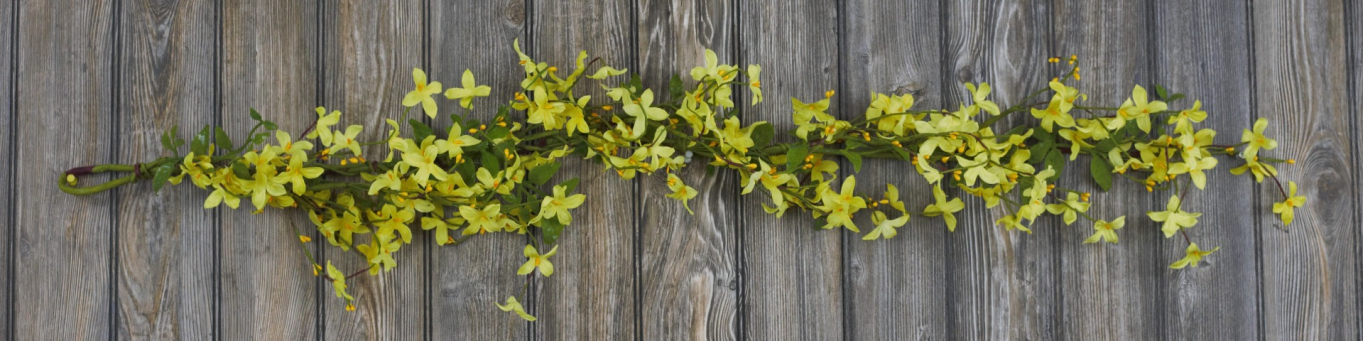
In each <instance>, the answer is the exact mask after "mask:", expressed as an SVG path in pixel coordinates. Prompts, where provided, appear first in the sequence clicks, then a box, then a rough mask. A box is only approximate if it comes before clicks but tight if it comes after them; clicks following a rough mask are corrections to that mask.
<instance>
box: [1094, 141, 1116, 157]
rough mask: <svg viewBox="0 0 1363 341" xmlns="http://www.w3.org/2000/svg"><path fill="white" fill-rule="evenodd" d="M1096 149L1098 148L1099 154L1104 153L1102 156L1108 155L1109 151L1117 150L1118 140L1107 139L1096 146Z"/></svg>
mask: <svg viewBox="0 0 1363 341" xmlns="http://www.w3.org/2000/svg"><path fill="white" fill-rule="evenodd" d="M1094 148H1098V152H1099V153H1102V155H1107V152H1108V151H1110V150H1112V149H1113V148H1117V140H1116V139H1106V140H1102V141H1098V144H1096V145H1094Z"/></svg>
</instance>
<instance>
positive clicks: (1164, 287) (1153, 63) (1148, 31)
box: [1145, 1, 1171, 339]
mask: <svg viewBox="0 0 1363 341" xmlns="http://www.w3.org/2000/svg"><path fill="white" fill-rule="evenodd" d="M1156 23H1157V18H1155V2H1154V1H1147V2H1146V3H1145V50H1146V53H1145V63H1146V68H1147V69H1148V70H1149V71H1147V73H1146V78H1147V79H1148V82H1149V83H1150V84H1151V85H1158V83H1157V82H1156V81H1158V80H1159V79H1157V77H1158V75H1159V74H1160V73H1159V60H1158V58H1157V56H1158V52H1154V51H1156V50H1155V47H1156V46H1157V44H1156V42H1155V40H1156V39H1155V37H1156V34H1158V32H1156V28H1157V27H1158V26H1159V25H1158V24H1156ZM1145 200H1146V207H1158V205H1159V201H1160V200H1159V196H1158V195H1156V194H1153V193H1146V194H1145ZM1155 240H1156V241H1155V249H1156V250H1163V249H1164V248H1165V247H1167V246H1168V245H1167V244H1170V243H1169V242H1166V240H1168V239H1167V238H1164V239H1161V238H1156V239H1155ZM1154 256H1155V257H1154V258H1156V259H1159V258H1160V255H1159V253H1156V254H1155V255H1154ZM1153 263H1154V264H1162V263H1161V262H1153ZM1160 270H1161V271H1157V275H1156V283H1157V284H1156V285H1155V287H1154V288H1153V289H1154V291H1155V295H1154V296H1155V311H1157V312H1160V313H1163V314H1169V313H1171V312H1170V311H1169V302H1168V293H1169V284H1168V283H1169V277H1170V275H1169V271H1168V270H1167V269H1163V266H1161V267H1160ZM1155 327H1156V328H1157V329H1158V330H1159V334H1160V337H1161V338H1164V339H1167V336H1166V335H1167V334H1166V332H1167V331H1168V330H1169V324H1168V321H1167V320H1166V319H1163V318H1159V319H1155Z"/></svg>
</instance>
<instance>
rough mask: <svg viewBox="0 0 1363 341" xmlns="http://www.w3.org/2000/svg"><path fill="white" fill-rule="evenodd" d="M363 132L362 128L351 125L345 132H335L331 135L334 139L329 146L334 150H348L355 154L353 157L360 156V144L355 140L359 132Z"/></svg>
mask: <svg viewBox="0 0 1363 341" xmlns="http://www.w3.org/2000/svg"><path fill="white" fill-rule="evenodd" d="M363 130H364V127H362V126H359V125H351V126H349V127H346V128H345V132H341V131H340V130H337V131H336V132H335V133H333V134H332V136H333V137H334V138H333V139H332V140H331V142H332V143H331V144H330V145H331V147H332V148H335V149H336V150H341V149H343V148H344V149H350V153H351V154H355V156H360V153H361V152H360V144H359V142H356V141H355V138H356V137H358V136H360V132H361V131H363Z"/></svg>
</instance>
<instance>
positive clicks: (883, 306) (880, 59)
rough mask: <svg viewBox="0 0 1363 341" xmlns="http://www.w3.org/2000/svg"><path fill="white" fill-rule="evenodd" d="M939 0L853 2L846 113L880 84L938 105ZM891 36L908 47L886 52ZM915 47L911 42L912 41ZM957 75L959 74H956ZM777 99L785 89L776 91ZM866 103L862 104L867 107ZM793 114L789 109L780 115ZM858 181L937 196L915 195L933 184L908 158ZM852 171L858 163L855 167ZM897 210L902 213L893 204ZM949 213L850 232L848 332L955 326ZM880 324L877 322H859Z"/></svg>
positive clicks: (941, 331) (938, 334) (913, 199)
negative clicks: (866, 236) (884, 233)
mask: <svg viewBox="0 0 1363 341" xmlns="http://www.w3.org/2000/svg"><path fill="white" fill-rule="evenodd" d="M938 6H939V4H938V3H937V2H926V3H923V4H908V3H896V2H887V1H875V0H856V1H847V2H844V8H845V9H844V10H843V13H846V15H845V16H846V22H845V28H846V30H847V34H846V35H844V37H845V38H846V40H844V41H843V46H842V53H841V54H840V55H839V58H841V59H842V61H843V62H842V63H841V65H842V66H841V70H842V71H841V72H842V75H843V78H844V80H843V82H842V89H841V91H840V96H838V98H839V101H838V103H839V104H840V105H839V108H838V109H839V110H843V111H845V113H844V115H845V116H843V117H849V116H851V115H861V114H863V113H864V111H863V110H865V108H866V107H867V106H869V105H870V104H871V98H870V93H871V92H873V91H874V92H878V93H884V94H890V95H903V94H912V95H913V96H914V101H915V102H914V103H915V104H914V107H915V108H918V109H920V110H921V109H924V108H938V107H941V104H942V89H943V87H942V81H943V77H942V63H941V61H942V50H941V46H942V39H941V37H942V31H943V30H942V29H941V27H940V26H939V25H941V23H942V18H941V16H940V15H939V13H940V12H941V11H940V10H939V8H938ZM887 46H896V47H901V48H904V52H902V53H879V52H878V51H880V50H882V49H884V48H885V47H887ZM910 47H911V48H910ZM953 84H954V82H953ZM767 98H770V99H771V100H773V101H776V100H783V98H777V97H767ZM859 108H860V109H859ZM780 119H782V120H785V118H784V117H782V118H780ZM864 162H865V164H864V165H863V166H862V170H861V173H857V174H856V175H857V184H858V185H859V186H861V187H862V188H864V189H865V190H866V191H867V192H868V193H872V194H874V195H875V196H883V194H884V191H885V187H884V186H885V184H887V183H889V184H894V185H895V187H896V188H899V190H900V199H901V200H903V201H904V202H905V206H906V208H907V209H909V210H920V209H922V208H923V207H924V206H927V205H928V204H931V203H932V196H931V195H926V196H924V195H908V194H909V193H910V192H908V191H909V190H910V189H923V190H926V189H927V188H928V187H927V186H928V185H927V182H926V181H923V179H922V177H920V176H917V175H916V174H912V173H908V172H907V170H909V168H908V167H911V165H909V164H908V163H906V162H904V161H892V160H866V161H864ZM848 173H849V174H850V172H848ZM888 214H890V215H891V217H893V213H888ZM857 225H858V226H865V227H862V231H870V230H869V228H870V227H871V226H874V225H873V224H871V220H870V219H860V220H858V221H857ZM949 237H952V236H949V235H948V232H947V228H946V225H945V224H944V223H943V222H942V220H941V219H925V218H924V217H922V216H916V217H912V218H910V219H909V222H908V224H906V225H904V226H903V227H901V228H899V234H898V235H897V236H895V237H894V238H893V239H889V240H877V241H864V240H861V236H858V235H848V236H847V237H846V238H845V239H846V240H845V241H844V243H845V244H844V245H845V246H846V252H847V255H846V261H845V263H844V264H845V265H846V266H847V268H846V273H845V274H844V276H845V281H844V282H843V283H844V285H846V287H845V290H846V291H847V294H846V295H844V297H846V298H847V302H846V304H847V306H846V310H845V311H846V313H845V314H846V316H845V317H844V318H843V319H844V321H848V322H849V324H853V326H849V327H850V328H849V330H848V332H847V335H848V336H849V338H852V339H861V340H893V339H898V340H907V339H918V340H938V339H944V338H946V337H947V335H948V331H947V319H948V317H947V314H945V313H943V312H945V311H947V307H948V303H947V302H948V301H949V299H948V298H947V292H948V290H952V289H948V287H947V286H946V285H942V283H943V282H944V281H946V279H947V276H946V274H947V269H948V267H947V262H944V261H942V258H941V257H942V256H943V255H946V254H947V252H946V241H947V239H948V238H949ZM866 325H874V326H878V327H876V328H859V327H858V326H866Z"/></svg>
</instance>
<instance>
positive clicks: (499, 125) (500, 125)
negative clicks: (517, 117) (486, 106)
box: [497, 122, 506, 127]
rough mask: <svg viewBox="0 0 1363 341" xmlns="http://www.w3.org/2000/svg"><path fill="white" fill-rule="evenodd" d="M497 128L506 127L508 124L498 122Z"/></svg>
mask: <svg viewBox="0 0 1363 341" xmlns="http://www.w3.org/2000/svg"><path fill="white" fill-rule="evenodd" d="M497 126H498V127H505V126H506V122H497Z"/></svg>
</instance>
